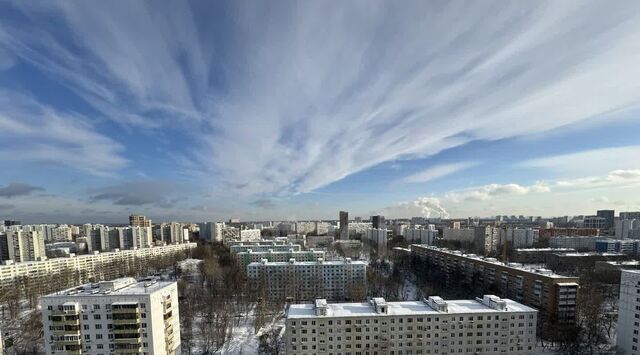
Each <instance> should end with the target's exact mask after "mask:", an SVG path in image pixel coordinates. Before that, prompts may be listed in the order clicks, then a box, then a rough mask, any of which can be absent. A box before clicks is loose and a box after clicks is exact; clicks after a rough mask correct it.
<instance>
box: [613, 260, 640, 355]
mask: <svg viewBox="0 0 640 355" xmlns="http://www.w3.org/2000/svg"><path fill="white" fill-rule="evenodd" d="M639 294H640V270H622V273H621V277H620V298H619V301H618V327H617V329H618V335H617V338H616V345H617V346H618V349H617V350H618V351H619V353H621V354H628V355H638V354H640V348H639V347H640V298H639V297H638V295H639Z"/></svg>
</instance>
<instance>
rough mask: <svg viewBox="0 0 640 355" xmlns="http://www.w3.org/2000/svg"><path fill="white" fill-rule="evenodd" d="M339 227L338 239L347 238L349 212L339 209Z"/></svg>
mask: <svg viewBox="0 0 640 355" xmlns="http://www.w3.org/2000/svg"><path fill="white" fill-rule="evenodd" d="M339 218H340V229H339V235H338V239H342V240H347V239H349V213H348V212H346V211H340V214H339Z"/></svg>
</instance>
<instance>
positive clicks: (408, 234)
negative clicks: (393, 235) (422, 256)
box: [402, 224, 438, 245]
mask: <svg viewBox="0 0 640 355" xmlns="http://www.w3.org/2000/svg"><path fill="white" fill-rule="evenodd" d="M402 237H403V238H404V240H405V241H406V242H407V243H412V244H428V245H432V244H433V243H434V242H435V240H436V238H437V237H438V230H437V229H436V228H435V226H434V225H433V224H430V225H429V226H428V227H427V228H405V229H404V230H403V231H402Z"/></svg>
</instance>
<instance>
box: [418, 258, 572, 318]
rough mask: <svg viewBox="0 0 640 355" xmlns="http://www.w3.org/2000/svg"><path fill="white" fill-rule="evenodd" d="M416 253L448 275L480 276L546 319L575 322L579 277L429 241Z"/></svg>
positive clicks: (501, 292)
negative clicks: (468, 252)
mask: <svg viewBox="0 0 640 355" xmlns="http://www.w3.org/2000/svg"><path fill="white" fill-rule="evenodd" d="M411 253H412V255H414V256H416V257H418V258H422V259H423V260H426V261H428V262H429V263H430V264H431V265H432V267H434V266H435V267H438V268H440V269H441V270H443V271H445V272H446V274H447V275H449V276H451V275H453V274H458V275H461V276H462V277H464V278H466V279H467V280H471V279H474V278H475V279H477V280H478V281H479V282H481V283H482V284H483V285H485V286H486V287H491V286H493V288H495V289H497V290H499V291H500V292H499V295H500V296H501V297H508V298H511V299H514V300H515V301H517V302H522V303H524V304H526V305H528V306H531V307H535V308H537V309H539V310H540V316H541V317H542V319H543V320H545V321H547V320H549V321H557V322H559V323H573V322H575V312H576V297H577V293H578V281H579V278H577V277H567V276H561V275H557V274H554V273H553V272H551V271H550V270H546V269H529V268H526V267H523V266H522V265H520V264H515V263H510V264H504V263H501V262H499V261H497V260H496V259H494V258H482V257H479V256H476V255H473V254H463V253H461V252H458V251H453V250H448V249H444V248H437V247H433V246H426V245H412V246H411Z"/></svg>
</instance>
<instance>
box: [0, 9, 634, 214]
mask: <svg viewBox="0 0 640 355" xmlns="http://www.w3.org/2000/svg"><path fill="white" fill-rule="evenodd" d="M638 63H640V2H636V1H620V2H605V1H535V2H534V1H530V2H504V1H482V2H468V1H408V0H407V1H399V2H393V1H375V0H374V1H371V0H367V1H355V0H354V1H348V2H339V3H336V2H327V1H304V2H299V1H284V0H283V1H275V2H250V1H228V2H226V1H216V2H211V1H189V2H186V1H92V2H69V1H55V2H43V1H4V2H2V3H0V164H1V168H0V219H19V220H22V221H23V222H29V223H37V222H47V223H55V222H58V223H83V222H104V223H118V222H119V223H126V221H127V216H128V215H129V214H131V213H141V214H145V215H147V216H149V217H150V218H152V219H154V220H156V221H160V220H165V221H168V220H180V221H213V220H225V219H229V218H232V217H233V218H240V219H242V220H268V219H292V220H296V219H298V220H303V219H316V218H318V219H336V218H337V215H338V211H340V210H347V211H349V212H350V213H351V216H363V217H367V216H369V215H371V214H377V213H382V214H384V215H385V216H387V217H388V218H400V217H411V216H430V217H467V216H494V215H505V214H507V215H512V214H515V215H520V214H522V215H535V216H558V215H562V216H564V215H579V214H594V213H595V211H596V210H597V209H605V208H606V209H615V210H616V211H631V210H640V65H639V64H638Z"/></svg>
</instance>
